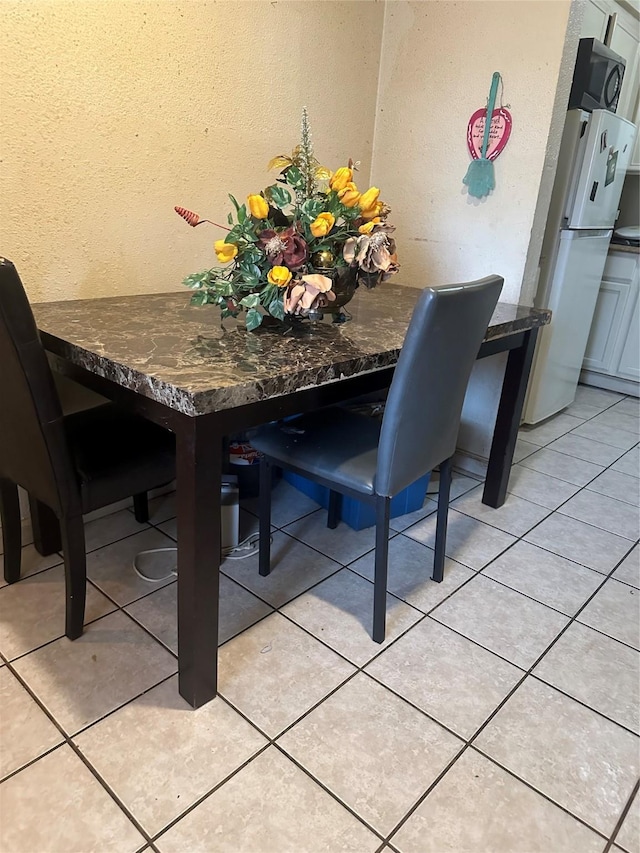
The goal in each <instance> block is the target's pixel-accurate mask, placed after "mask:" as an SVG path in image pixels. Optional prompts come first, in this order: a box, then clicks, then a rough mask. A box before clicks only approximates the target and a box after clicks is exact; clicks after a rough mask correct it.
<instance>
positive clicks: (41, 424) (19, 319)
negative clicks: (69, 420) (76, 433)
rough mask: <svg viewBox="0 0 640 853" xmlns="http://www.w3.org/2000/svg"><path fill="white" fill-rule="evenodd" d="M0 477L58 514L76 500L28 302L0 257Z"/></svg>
mask: <svg viewBox="0 0 640 853" xmlns="http://www.w3.org/2000/svg"><path fill="white" fill-rule="evenodd" d="M0 477H5V478H7V479H9V480H11V481H13V482H14V483H16V484H17V485H19V486H22V487H23V488H25V489H26V490H27V491H28V492H29V494H30V495H31V496H32V497H34V498H37V499H38V500H40V501H42V502H43V503H46V504H47V505H48V506H50V507H51V508H52V509H53V510H54V511H55V512H57V513H58V514H59V513H60V512H61V510H62V508H63V507H64V508H67V509H68V508H70V507H72V506H73V503H74V501H77V502H79V493H78V486H77V480H76V477H75V473H74V469H73V467H72V464H71V459H70V456H69V450H68V446H67V441H66V436H65V432H64V424H63V418H62V410H61V406H60V400H59V398H58V394H57V391H56V387H55V383H54V381H53V375H52V373H51V368H50V367H49V362H48V361H47V356H46V353H45V351H44V348H43V346H42V343H41V341H40V337H39V335H38V329H37V327H36V323H35V319H34V316H33V312H32V311H31V306H30V305H29V300H28V299H27V295H26V293H25V291H24V288H23V286H22V282H21V281H20V276H19V275H18V272H17V270H16V268H15V267H14V265H13V264H12V263H11V261H9V260H7V259H6V258H0Z"/></svg>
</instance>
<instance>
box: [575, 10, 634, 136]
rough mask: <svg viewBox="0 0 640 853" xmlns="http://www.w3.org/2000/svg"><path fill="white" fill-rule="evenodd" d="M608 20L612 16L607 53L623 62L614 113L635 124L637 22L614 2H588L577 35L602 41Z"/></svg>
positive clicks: (632, 15)
mask: <svg viewBox="0 0 640 853" xmlns="http://www.w3.org/2000/svg"><path fill="white" fill-rule="evenodd" d="M630 8H634V7H633V6H632V7H630ZM611 16H615V18H613V20H612V22H611V27H612V31H611V39H610V47H611V50H613V51H615V52H616V53H618V54H620V56H622V57H624V59H626V61H627V64H626V68H625V73H624V80H623V82H622V91H621V92H620V99H619V101H618V109H617V111H616V112H617V113H618V115H621V116H622V117H623V118H628V119H629V120H630V121H633V122H635V123H636V124H637V118H636V117H634V116H635V112H636V105H637V100H638V88H639V85H638V72H639V71H640V18H639V17H637V16H636V15H634V14H633V13H632V12H630V11H629V10H628V9H627V8H625V7H624V6H623V5H622V4H620V3H617V2H615V0H589V2H588V3H587V4H586V6H585V12H584V18H583V21H582V30H581V33H580V35H581V37H582V38H596V39H598V41H604V39H605V36H606V33H607V27H608V25H609V18H610V17H611Z"/></svg>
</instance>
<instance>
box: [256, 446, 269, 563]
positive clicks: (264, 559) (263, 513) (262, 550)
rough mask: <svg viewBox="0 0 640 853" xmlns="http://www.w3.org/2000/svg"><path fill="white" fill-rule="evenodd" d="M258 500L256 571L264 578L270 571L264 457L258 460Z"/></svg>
mask: <svg viewBox="0 0 640 853" xmlns="http://www.w3.org/2000/svg"><path fill="white" fill-rule="evenodd" d="M259 488H260V499H259V502H258V513H259V516H260V519H259V525H260V526H259V531H260V544H259V551H258V571H259V572H260V574H261V575H262V577H266V576H267V575H268V574H269V572H270V571H271V463H270V462H269V460H268V459H267V457H266V456H262V458H261V459H260V483H259Z"/></svg>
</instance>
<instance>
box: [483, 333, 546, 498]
mask: <svg viewBox="0 0 640 853" xmlns="http://www.w3.org/2000/svg"><path fill="white" fill-rule="evenodd" d="M537 335H538V330H537V329H530V330H529V331H528V332H525V335H524V341H523V343H522V346H520V347H517V348H516V349H512V350H510V351H509V358H508V359H507V367H506V370H505V373H504V380H503V382H502V393H501V394H500V403H499V405H498V415H497V417H496V425H495V429H494V431H493V441H492V442H491V453H490V455H489V466H488V468H487V479H486V480H485V484H484V492H483V493H482V503H484V504H487V505H488V506H492V507H495V508H496V509H497V508H498V507H500V506H502V504H503V503H504V501H505V498H506V496H507V485H508V483H509V474H510V473H511V463H512V461H513V452H514V450H515V447H516V440H517V438H518V429H519V428H520V416H521V415H522V407H523V405H524V398H525V394H526V392H527V383H528V381H529V373H530V371H531V362H532V360H533V353H534V350H535V346H536V337H537Z"/></svg>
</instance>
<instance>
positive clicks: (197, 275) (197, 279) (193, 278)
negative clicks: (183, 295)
mask: <svg viewBox="0 0 640 853" xmlns="http://www.w3.org/2000/svg"><path fill="white" fill-rule="evenodd" d="M210 282H211V273H210V271H209V270H205V271H204V272H194V273H191V275H188V276H187V277H186V278H185V279H183V281H182V283H183V284H184V285H185V287H190V288H191V289H192V290H199V289H200V288H201V287H206V286H207V285H208V284H210Z"/></svg>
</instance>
